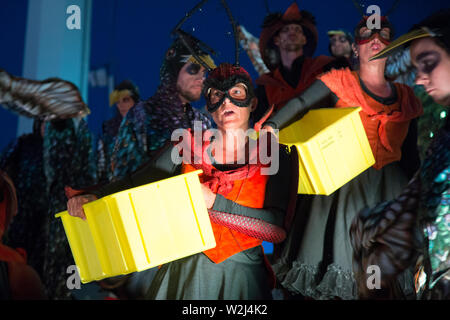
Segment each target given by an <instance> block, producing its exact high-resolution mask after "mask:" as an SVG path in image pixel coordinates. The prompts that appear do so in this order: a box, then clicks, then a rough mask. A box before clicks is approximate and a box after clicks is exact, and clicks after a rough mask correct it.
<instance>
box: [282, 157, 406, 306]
mask: <svg viewBox="0 0 450 320" xmlns="http://www.w3.org/2000/svg"><path fill="white" fill-rule="evenodd" d="M407 182H408V180H407V178H406V175H405V174H404V172H403V170H402V169H401V168H400V167H399V166H398V164H397V163H391V164H389V165H387V166H385V167H383V168H382V169H380V170H377V169H374V168H373V167H371V168H369V169H368V170H366V171H364V172H363V173H361V174H360V175H359V176H357V177H356V178H354V179H353V180H351V181H349V182H348V183H347V184H345V185H344V186H342V187H341V188H340V189H339V190H338V191H339V192H338V191H336V192H334V193H333V194H331V195H329V196H321V195H312V196H309V195H299V197H298V202H297V209H296V215H295V217H294V220H293V223H292V225H291V228H290V231H289V233H288V236H287V238H286V240H285V241H284V242H283V243H282V244H280V245H279V246H277V247H276V251H277V252H278V255H277V257H278V258H277V259H275V261H274V264H273V269H274V271H275V274H276V276H277V279H278V281H279V283H280V284H281V286H282V287H284V288H285V289H287V290H288V291H290V292H291V293H293V294H301V295H303V296H307V297H311V298H313V299H335V298H340V299H345V300H351V299H357V290H356V283H355V279H354V276H353V271H352V246H351V243H350V236H349V230H350V226H351V223H352V220H353V218H354V217H355V216H356V215H357V214H358V212H359V211H360V210H361V209H363V208H364V207H373V206H375V205H376V204H377V203H379V202H382V201H387V200H391V199H393V198H395V197H396V196H398V195H399V194H400V193H401V192H402V190H403V188H404V187H405V186H406V185H407ZM336 197H338V198H337V199H335V198H336ZM333 200H335V206H336V207H335V212H336V214H335V221H334V234H333V237H332V239H331V241H332V246H333V251H332V261H331V263H329V264H328V266H327V268H326V270H324V271H322V275H321V276H320V277H318V274H319V272H320V271H319V269H320V268H319V266H320V262H321V261H322V258H323V250H324V238H325V233H326V227H327V221H328V216H329V213H330V208H331V206H332V203H333ZM305 214H307V215H308V214H309V218H307V220H305ZM301 235H302V236H301ZM399 282H400V283H399V286H400V288H401V289H402V291H403V293H404V294H405V295H406V296H409V295H411V294H414V287H413V279H412V272H409V271H407V272H405V273H404V274H402V275H401V276H400V277H399Z"/></svg>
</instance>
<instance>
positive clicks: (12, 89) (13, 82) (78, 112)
mask: <svg viewBox="0 0 450 320" xmlns="http://www.w3.org/2000/svg"><path fill="white" fill-rule="evenodd" d="M0 104H1V105H3V106H4V107H5V108H6V109H8V110H10V111H13V112H15V113H18V114H21V115H24V116H27V117H30V118H41V119H45V120H50V119H56V118H59V119H67V118H73V117H83V116H85V115H87V114H89V113H90V111H89V108H88V107H87V106H86V104H85V103H84V102H83V99H82V98H81V95H80V93H79V91H78V89H77V87H76V86H75V85H74V84H73V83H71V82H68V81H65V80H62V79H58V78H49V79H46V80H43V81H36V80H30V79H25V78H20V77H14V76H12V75H11V74H9V73H8V72H6V71H5V70H2V69H0Z"/></svg>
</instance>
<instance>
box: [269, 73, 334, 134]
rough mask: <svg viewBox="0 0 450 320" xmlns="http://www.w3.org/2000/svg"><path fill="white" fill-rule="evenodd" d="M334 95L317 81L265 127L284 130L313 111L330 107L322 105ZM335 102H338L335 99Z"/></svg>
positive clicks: (273, 117)
mask: <svg viewBox="0 0 450 320" xmlns="http://www.w3.org/2000/svg"><path fill="white" fill-rule="evenodd" d="M333 95H334V93H333V92H332V91H331V90H330V89H329V88H328V87H327V86H326V85H325V83H323V82H322V81H320V80H316V81H314V82H313V84H312V85H311V86H310V87H309V88H308V89H306V90H305V91H303V93H302V94H301V95H300V96H298V97H296V98H293V99H291V100H289V102H288V103H287V104H286V105H285V106H284V107H283V108H281V110H280V111H278V112H277V113H276V114H275V115H274V116H272V117H271V118H269V120H267V121H266V122H265V123H264V125H269V126H271V127H272V128H274V129H283V128H285V127H287V126H288V125H290V124H291V123H293V122H295V121H297V120H299V119H300V118H301V117H302V116H304V115H305V114H306V113H307V112H308V111H309V110H311V109H314V108H320V107H322V108H323V107H330V106H329V105H328V106H326V105H322V104H321V102H323V101H326V100H328V99H330V97H332V96H333ZM334 101H335V102H336V100H335V99H334ZM332 106H334V105H332Z"/></svg>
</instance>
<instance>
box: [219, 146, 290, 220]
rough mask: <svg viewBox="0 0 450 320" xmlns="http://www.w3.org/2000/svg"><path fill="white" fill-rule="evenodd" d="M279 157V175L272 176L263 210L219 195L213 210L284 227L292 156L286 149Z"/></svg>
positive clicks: (282, 150) (267, 187)
mask: <svg viewBox="0 0 450 320" xmlns="http://www.w3.org/2000/svg"><path fill="white" fill-rule="evenodd" d="M279 155H280V157H279V160H280V165H279V170H278V172H277V174H275V175H272V176H270V177H269V179H268V181H267V186H266V193H265V199H264V206H263V208H262V209H255V208H250V207H245V206H242V205H240V204H237V203H236V202H234V201H232V200H228V199H226V198H225V197H224V196H222V195H219V194H218V195H217V196H216V201H215V202H214V205H213V207H212V210H214V211H221V212H226V213H232V214H236V215H240V216H246V217H250V218H256V219H261V220H264V221H265V222H268V223H271V224H274V225H277V226H283V221H284V216H285V214H286V211H287V207H288V202H289V194H290V192H289V187H290V182H291V176H292V173H291V172H292V171H291V169H292V168H291V161H290V155H289V154H288V153H287V151H286V149H285V148H284V147H283V148H280V153H279Z"/></svg>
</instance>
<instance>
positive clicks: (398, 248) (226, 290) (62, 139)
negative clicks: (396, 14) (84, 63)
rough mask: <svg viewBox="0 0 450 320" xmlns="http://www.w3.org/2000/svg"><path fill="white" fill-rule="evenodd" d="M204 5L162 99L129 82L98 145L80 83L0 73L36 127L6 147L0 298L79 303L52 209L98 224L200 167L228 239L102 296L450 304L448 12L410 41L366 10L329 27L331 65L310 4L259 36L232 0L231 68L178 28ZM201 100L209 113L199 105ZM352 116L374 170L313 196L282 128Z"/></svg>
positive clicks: (169, 66) (170, 63)
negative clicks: (130, 194)
mask: <svg viewBox="0 0 450 320" xmlns="http://www.w3.org/2000/svg"><path fill="white" fill-rule="evenodd" d="M204 2H205V1H202V2H200V3H199V4H198V5H197V6H195V7H194V8H193V9H192V10H191V11H190V12H189V13H188V14H186V16H185V17H183V19H182V20H181V21H180V23H179V24H178V25H177V27H176V28H175V29H174V30H173V31H171V35H172V36H173V37H174V39H173V42H172V44H171V45H170V46H169V48H164V49H165V55H164V58H163V61H162V64H161V66H160V74H159V79H160V83H159V86H158V87H157V89H156V91H155V93H154V94H153V95H152V96H150V98H145V97H144V93H143V92H141V91H140V90H139V88H138V86H137V85H136V84H135V83H134V82H133V81H131V80H123V81H121V82H120V83H118V84H117V85H116V86H115V87H114V90H112V92H110V96H109V104H110V106H114V111H115V114H114V116H113V117H111V118H110V119H108V120H106V121H104V122H103V124H102V130H101V133H100V134H98V135H96V134H94V133H93V132H91V131H90V129H89V128H88V126H87V121H86V120H85V116H86V115H87V114H89V113H90V112H91V111H90V110H89V108H88V107H87V105H86V104H85V103H84V102H83V100H82V98H81V96H80V94H79V92H78V89H77V88H76V87H75V86H74V85H73V84H71V83H70V82H67V81H64V80H62V79H58V78H50V79H47V80H44V81H36V80H31V79H25V78H20V77H15V76H12V75H11V74H9V73H8V72H7V71H4V70H1V69H0V103H1V104H2V105H3V106H4V107H5V108H7V109H9V110H10V111H11V112H15V113H18V114H21V115H24V116H27V117H29V118H32V119H33V121H34V125H33V132H32V133H29V134H26V135H22V136H20V137H18V138H17V139H15V140H14V141H11V143H10V144H9V145H8V146H7V147H6V148H5V149H4V150H3V152H2V153H1V154H0V190H1V193H0V299H13V300H14V299H80V298H82V297H80V295H79V294H78V295H77V294H75V293H74V291H73V290H71V289H69V287H68V285H67V276H68V275H67V272H66V270H67V267H68V266H70V265H74V264H75V261H74V256H73V255H72V251H71V247H70V246H69V242H68V240H67V236H66V232H65V229H64V226H63V224H62V223H61V220H60V219H56V218H55V217H54V215H55V213H58V212H61V211H65V210H67V211H68V214H69V215H70V216H72V217H71V218H72V219H82V220H86V219H87V217H86V213H85V211H84V209H83V206H84V205H86V204H88V203H90V202H93V201H96V200H98V199H101V198H104V197H107V196H110V195H112V194H115V193H117V192H120V191H124V190H128V189H132V188H136V187H140V186H143V185H146V184H149V183H152V182H157V181H160V180H163V179H166V178H171V177H175V176H178V175H181V174H185V173H190V172H193V171H198V172H199V182H200V188H201V195H202V196H203V198H202V199H201V201H202V202H203V200H204V204H205V207H206V209H207V214H208V217H209V221H210V224H211V230H212V234H213V236H214V240H215V243H216V244H215V246H214V247H213V248H210V249H208V250H205V251H202V252H198V253H195V254H191V255H188V256H185V257H184V258H181V259H177V260H173V261H170V262H167V263H164V264H162V265H160V266H159V267H155V268H151V269H149V270H145V271H141V272H132V273H129V274H126V275H122V276H115V277H107V278H105V279H101V280H97V281H94V282H93V285H94V286H95V288H96V290H97V291H98V292H101V294H100V295H98V296H97V297H99V298H108V299H111V298H113V299H150V300H272V299H277V300H361V299H377V300H379V299H381V300H445V299H450V212H449V206H450V131H449V130H450V127H449V125H450V124H449V120H448V118H449V117H446V116H445V115H446V114H447V113H445V112H448V108H449V107H450V27H449V23H448V21H450V9H445V10H440V11H439V12H436V13H434V14H432V15H430V16H429V17H427V18H426V19H424V20H423V21H421V22H413V21H412V23H411V24H412V27H411V29H410V31H409V32H407V33H406V34H404V35H402V36H400V37H397V36H396V35H395V30H394V25H393V23H394V22H395V21H391V20H390V18H389V14H390V12H389V13H387V14H386V15H384V16H380V17H379V18H380V24H379V25H377V26H376V27H373V26H372V27H369V22H368V20H369V19H370V17H368V16H365V15H362V17H361V19H360V21H355V22H354V26H355V28H354V30H353V32H349V31H347V30H344V29H342V28H340V26H339V25H337V26H336V28H334V29H333V30H329V31H328V32H327V34H326V35H325V36H326V39H327V41H328V42H327V43H328V46H329V47H328V48H329V53H330V55H329V56H326V55H319V56H315V55H314V53H315V50H316V47H317V44H318V43H319V34H318V30H317V27H316V19H315V17H314V15H313V14H312V13H310V12H308V11H306V10H301V9H300V8H299V6H298V5H297V4H296V3H293V4H292V5H290V6H289V7H288V8H287V9H286V11H285V12H275V13H274V12H272V13H269V14H268V15H267V16H266V17H265V18H264V19H261V20H262V27H261V33H260V36H259V38H258V37H255V36H253V35H252V34H250V33H249V32H248V31H247V30H246V29H245V27H244V26H243V25H237V23H236V22H235V20H234V19H233V16H232V14H231V11H230V9H229V7H228V6H227V4H226V2H225V1H222V2H221V3H222V4H223V7H224V9H225V11H226V13H227V15H228V17H229V20H230V23H231V25H232V28H233V32H234V40H235V43H234V46H235V52H236V57H235V61H234V62H230V61H220V62H218V60H220V58H216V57H215V56H216V53H215V52H214V50H213V49H211V48H210V47H209V46H207V45H206V44H205V43H203V42H202V41H201V40H199V39H197V38H196V37H194V36H192V35H190V34H189V33H187V32H185V31H183V29H182V25H183V24H184V22H185V21H186V20H187V19H189V18H190V17H191V16H192V15H193V14H194V13H195V12H196V11H197V10H199V9H200V7H201V5H202V4H203V3H204ZM240 47H242V48H243V49H244V50H245V51H246V53H247V54H248V56H249V58H250V61H251V62H252V63H253V66H254V68H255V70H256V71H257V73H258V75H259V76H258V78H257V79H252V77H251V76H250V73H249V72H248V71H249V70H245V69H244V68H243V67H242V66H241V65H240V63H239V49H240ZM213 57H214V58H213ZM215 60H217V61H215ZM401 63H408V64H409V67H408V68H403V67H398V66H399V64H401ZM399 70H407V71H405V74H402V72H401V71H399ZM406 73H408V74H406ZM419 87H420V89H418V88H419ZM424 92H425V93H426V94H425V93H424ZM201 99H203V100H204V101H205V103H206V106H205V107H204V108H203V109H202V108H198V107H195V106H194V105H193V104H194V103H195V102H197V101H200V100H201ZM355 106H359V107H360V111H359V117H358V121H359V120H360V121H361V124H362V128H363V129H362V130H363V133H364V134H365V136H366V137H367V142H368V146H369V147H370V151H371V152H372V155H373V158H374V162H373V164H372V165H371V166H369V168H367V169H365V170H364V171H362V172H361V173H358V174H357V175H356V176H355V177H353V178H352V179H350V180H349V181H347V182H346V183H345V184H343V185H342V186H341V187H339V188H337V190H335V191H333V192H332V193H331V194H329V195H323V194H305V193H299V192H298V187H299V183H300V182H299V181H300V179H301V178H302V176H301V175H302V174H303V171H301V170H300V169H299V168H300V166H301V163H302V161H303V160H302V159H301V155H300V154H299V152H298V150H297V149H296V147H295V146H288V145H285V144H283V143H281V142H280V140H279V137H280V135H279V133H280V130H283V129H285V128H287V127H289V126H290V125H291V124H293V123H294V122H297V121H299V120H302V121H305V120H307V117H305V115H306V114H308V113H309V112H310V111H311V112H314V111H315V110H316V109H319V108H320V109H326V110H336V109H340V110H344V108H350V107H355ZM427 108H429V109H433V108H434V109H435V110H439V112H441V114H444V116H443V117H441V119H442V123H440V124H439V126H436V125H435V124H432V125H431V124H430V125H429V126H428V127H427V123H426V122H424V120H423V119H424V113H426V112H430V111H428V110H429V109H427ZM434 109H433V110H434ZM346 110H348V109H346ZM441 110H447V111H441ZM327 112H328V111H327ZM443 112H444V113H443ZM304 117H305V118H304ZM431 126H432V128H433V129H432V130H433V135H432V136H433V138H432V139H429V137H428V136H427V139H428V140H427V141H423V137H424V135H423V132H422V131H424V130H431ZM176 130H181V132H182V135H179V136H178V137H177V138H176V139H175V138H173V137H174V132H175V131H176ZM249 132H250V133H253V134H249ZM199 137H200V139H199ZM369 147H368V148H369ZM346 156H348V157H352V155H351V154H348V155H346ZM175 158H176V159H181V161H176V160H175ZM312 161H314V159H312ZM331 161H333V159H331ZM334 161H336V160H334ZM199 170H201V172H200V171H199ZM36 186H39V187H36ZM173 193H174V194H173V195H172V196H173V201H176V199H177V194H176V192H175V191H174V192H173ZM148 206H149V207H150V208H151V206H152V204H151V203H148ZM205 214H206V213H205ZM77 221H80V220H77ZM264 242H271V243H273V244H274V250H273V252H271V253H266V252H265V251H264V247H263V243H264ZM72 249H73V248H72ZM373 266H376V267H377V268H378V270H379V273H378V274H377V275H378V277H379V279H378V281H377V285H376V287H375V288H374V287H373V286H369V285H368V283H369V282H370V281H371V279H372V278H371V277H372V273H369V272H368V270H370V268H371V267H373Z"/></svg>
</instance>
